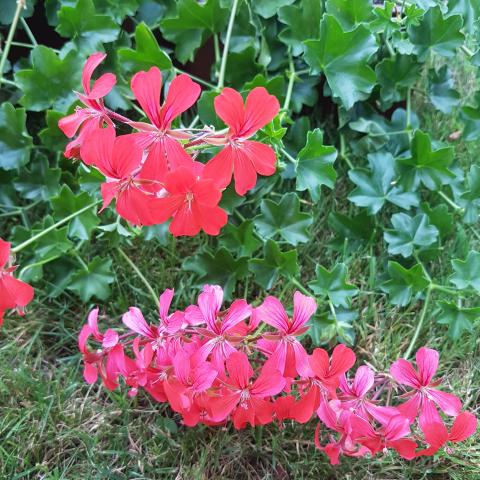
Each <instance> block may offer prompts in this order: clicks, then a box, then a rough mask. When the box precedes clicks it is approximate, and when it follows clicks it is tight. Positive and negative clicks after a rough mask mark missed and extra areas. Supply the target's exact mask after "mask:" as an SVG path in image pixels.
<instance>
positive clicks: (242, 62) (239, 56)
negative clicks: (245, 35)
mask: <svg viewBox="0 0 480 480" xmlns="http://www.w3.org/2000/svg"><path fill="white" fill-rule="evenodd" d="M256 56H257V52H256V50H255V48H254V47H247V48H245V49H244V50H242V51H241V52H230V53H229V54H228V57H227V67H226V70H225V83H226V84H228V85H231V86H232V87H233V88H237V89H239V88H241V87H242V85H243V84H244V83H245V82H247V81H248V80H251V79H252V78H253V77H255V75H257V74H258V73H259V72H260V71H262V70H263V69H262V66H261V65H260V64H259V63H258V62H257V60H256Z"/></svg>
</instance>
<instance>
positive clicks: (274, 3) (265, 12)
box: [252, 0, 295, 18]
mask: <svg viewBox="0 0 480 480" xmlns="http://www.w3.org/2000/svg"><path fill="white" fill-rule="evenodd" d="M294 2H295V0H256V1H255V2H254V3H252V7H253V11H254V12H255V13H257V14H258V15H260V16H261V17H263V18H271V17H273V16H274V15H275V14H276V13H277V12H278V10H279V9H280V8H282V7H285V6H286V5H291V4H292V3H294Z"/></svg>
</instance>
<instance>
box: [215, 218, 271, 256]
mask: <svg viewBox="0 0 480 480" xmlns="http://www.w3.org/2000/svg"><path fill="white" fill-rule="evenodd" d="M219 241H220V244H221V245H222V246H225V247H226V248H227V250H229V251H230V252H235V253H237V254H238V255H239V256H240V257H250V256H251V255H252V254H253V252H255V251H256V250H258V249H259V248H260V246H261V245H262V242H261V241H260V240H258V238H257V237H256V236H255V232H254V230H253V222H252V221H251V220H246V221H244V222H242V223H241V224H240V225H233V224H231V223H228V224H227V225H226V226H225V228H224V229H223V230H222V234H221V235H220V237H219Z"/></svg>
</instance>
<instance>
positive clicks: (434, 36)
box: [408, 6, 465, 60]
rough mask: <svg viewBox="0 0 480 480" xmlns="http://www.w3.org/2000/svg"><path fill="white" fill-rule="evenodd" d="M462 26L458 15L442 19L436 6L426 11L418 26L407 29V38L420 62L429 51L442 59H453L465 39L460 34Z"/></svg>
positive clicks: (461, 20)
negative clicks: (413, 46)
mask: <svg viewBox="0 0 480 480" xmlns="http://www.w3.org/2000/svg"><path fill="white" fill-rule="evenodd" d="M462 24H463V19H462V17H461V16H460V15H452V16H449V17H447V18H444V16H443V14H442V10H441V8H440V7H439V6H436V7H435V8H431V9H429V10H427V12H426V13H425V15H424V16H423V18H422V21H421V22H420V24H419V25H418V26H416V25H411V26H410V27H409V28H408V36H409V37H410V41H411V42H412V43H413V44H414V45H415V53H417V54H418V55H419V56H420V59H421V60H424V59H425V58H426V56H427V54H428V52H430V51H431V52H434V53H436V54H438V55H442V56H444V57H453V56H454V55H455V51H456V49H457V48H458V47H460V46H461V45H462V44H463V42H464V39H465V37H464V35H463V33H462V32H461V28H462Z"/></svg>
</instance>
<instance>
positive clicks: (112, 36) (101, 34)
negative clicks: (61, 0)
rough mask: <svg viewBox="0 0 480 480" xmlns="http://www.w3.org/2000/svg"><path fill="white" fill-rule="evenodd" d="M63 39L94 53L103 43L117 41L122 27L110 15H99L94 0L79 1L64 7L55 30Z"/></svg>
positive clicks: (60, 11) (82, 49)
mask: <svg viewBox="0 0 480 480" xmlns="http://www.w3.org/2000/svg"><path fill="white" fill-rule="evenodd" d="M55 30H56V31H57V32H58V33H59V34H60V35H61V36H62V37H66V38H71V39H72V41H73V42H74V44H75V45H76V46H77V47H78V48H79V50H81V51H85V52H87V53H91V52H94V51H95V50H97V49H98V48H99V46H100V47H101V43H108V42H113V41H115V40H116V39H117V37H118V34H119V31H120V27H119V26H118V25H117V24H116V23H115V22H114V21H113V20H112V18H111V17H110V16H109V15H97V14H96V13H95V5H94V4H93V1H92V0H78V1H77V3H76V5H75V6H73V7H71V6H69V5H62V7H61V8H60V10H59V11H58V25H57V27H56V29H55Z"/></svg>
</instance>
